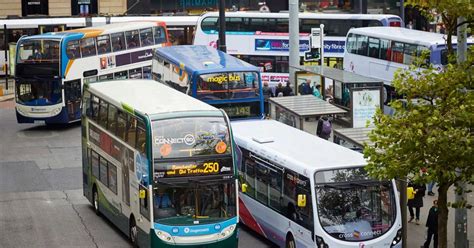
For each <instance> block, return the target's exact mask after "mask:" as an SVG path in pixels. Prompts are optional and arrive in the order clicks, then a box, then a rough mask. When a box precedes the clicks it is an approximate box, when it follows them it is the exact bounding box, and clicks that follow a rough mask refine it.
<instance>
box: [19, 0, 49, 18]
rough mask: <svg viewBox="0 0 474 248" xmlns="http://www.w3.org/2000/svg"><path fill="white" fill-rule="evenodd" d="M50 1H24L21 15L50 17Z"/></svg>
mask: <svg viewBox="0 0 474 248" xmlns="http://www.w3.org/2000/svg"><path fill="white" fill-rule="evenodd" d="M48 14H49V13H48V0H22V1H21V15H22V16H29V15H48Z"/></svg>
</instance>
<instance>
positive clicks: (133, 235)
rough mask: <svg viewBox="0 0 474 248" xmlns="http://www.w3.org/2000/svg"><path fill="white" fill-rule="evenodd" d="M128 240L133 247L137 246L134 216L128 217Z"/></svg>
mask: <svg viewBox="0 0 474 248" xmlns="http://www.w3.org/2000/svg"><path fill="white" fill-rule="evenodd" d="M130 242H131V243H132V246H133V247H138V229H137V225H136V223H135V218H134V217H131V218H130Z"/></svg>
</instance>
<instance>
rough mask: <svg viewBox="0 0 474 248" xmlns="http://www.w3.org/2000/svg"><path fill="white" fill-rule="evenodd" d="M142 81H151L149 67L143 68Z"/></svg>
mask: <svg viewBox="0 0 474 248" xmlns="http://www.w3.org/2000/svg"><path fill="white" fill-rule="evenodd" d="M143 79H151V66H144V67H143Z"/></svg>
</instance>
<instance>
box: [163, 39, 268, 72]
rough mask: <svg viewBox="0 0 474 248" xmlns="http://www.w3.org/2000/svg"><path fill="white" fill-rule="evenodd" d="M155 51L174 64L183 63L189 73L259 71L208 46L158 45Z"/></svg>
mask: <svg viewBox="0 0 474 248" xmlns="http://www.w3.org/2000/svg"><path fill="white" fill-rule="evenodd" d="M155 53H156V54H157V55H159V56H161V57H163V58H165V59H167V60H169V61H170V62H172V63H174V64H176V65H181V64H183V65H184V68H185V69H186V71H188V73H190V74H206V73H211V72H212V73H214V72H217V73H219V72H232V71H259V69H258V68H257V67H255V66H253V65H251V64H249V63H247V62H245V61H242V60H240V59H238V58H236V57H234V56H231V55H229V54H227V53H224V52H222V51H219V50H217V49H215V48H213V47H210V46H193V45H186V46H170V47H159V48H157V49H156V51H155Z"/></svg>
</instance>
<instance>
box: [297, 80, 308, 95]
mask: <svg viewBox="0 0 474 248" xmlns="http://www.w3.org/2000/svg"><path fill="white" fill-rule="evenodd" d="M298 93H300V95H309V94H311V80H310V79H306V81H303V82H302V83H301V84H300V86H298Z"/></svg>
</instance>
